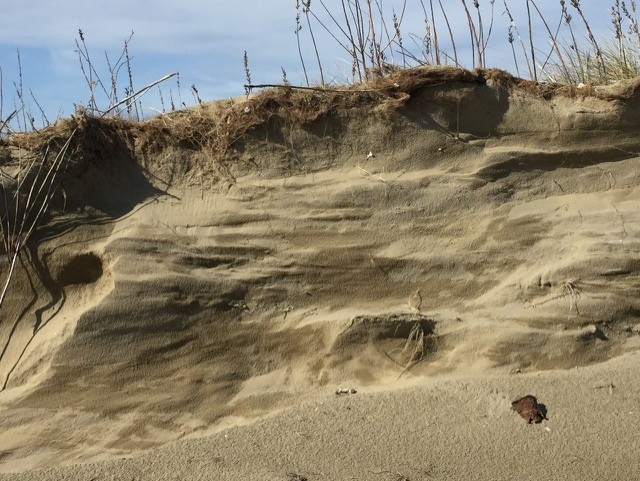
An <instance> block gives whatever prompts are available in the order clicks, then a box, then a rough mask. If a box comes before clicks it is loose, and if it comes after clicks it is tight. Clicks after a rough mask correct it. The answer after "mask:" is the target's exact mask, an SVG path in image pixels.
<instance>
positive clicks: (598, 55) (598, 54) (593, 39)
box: [570, 0, 607, 78]
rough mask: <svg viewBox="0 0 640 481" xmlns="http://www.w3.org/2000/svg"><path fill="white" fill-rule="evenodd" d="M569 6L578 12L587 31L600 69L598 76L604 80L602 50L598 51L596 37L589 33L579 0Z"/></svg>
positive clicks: (604, 69)
mask: <svg viewBox="0 0 640 481" xmlns="http://www.w3.org/2000/svg"><path fill="white" fill-rule="evenodd" d="M570 3H571V6H572V7H573V8H574V9H575V10H576V12H578V15H579V16H580V18H581V19H582V23H583V24H584V27H585V29H586V31H587V35H588V37H589V41H590V42H591V45H592V46H593V48H594V49H595V53H596V58H597V59H598V65H599V67H600V75H601V76H602V77H603V78H604V77H605V76H606V75H607V68H606V65H605V61H604V57H603V56H602V50H601V49H600V45H599V44H598V42H597V41H596V37H595V36H594V35H593V32H592V31H591V26H590V25H589V21H588V20H587V18H586V17H585V15H584V12H583V11H582V8H581V7H580V0H570Z"/></svg>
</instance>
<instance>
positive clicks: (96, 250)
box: [0, 71, 640, 469]
mask: <svg viewBox="0 0 640 481" xmlns="http://www.w3.org/2000/svg"><path fill="white" fill-rule="evenodd" d="M412 75H415V76H419V75H422V76H424V77H425V78H434V75H435V77H436V78H437V74H433V73H429V72H428V71H424V72H422V73H419V74H415V73H413V74H412ZM403 78H404V77H398V78H397V79H395V80H393V82H395V84H397V85H398V87H396V88H397V89H399V90H398V92H394V91H393V85H394V83H393V82H392V83H391V87H388V86H387V87H388V88H389V89H391V90H390V91H391V92H392V93H391V94H387V95H386V96H382V97H380V98H378V97H376V95H373V94H367V93H357V94H356V93H343V94H340V95H344V96H349V95H352V96H360V97H362V99H360V100H358V101H354V100H349V101H348V102H346V101H345V102H344V103H343V104H338V105H336V106H326V105H324V104H322V103H321V102H322V99H323V95H324V94H322V93H315V94H309V97H308V99H310V100H308V101H307V102H308V105H306V109H307V110H306V112H307V113H308V112H309V111H312V110H313V109H317V110H318V112H320V113H319V114H318V116H317V118H310V117H306V118H304V119H302V120H300V119H296V118H295V116H293V115H292V111H291V110H290V105H291V104H288V103H285V102H284V101H283V102H281V103H278V101H277V97H276V101H274V102H275V103H274V104H268V105H267V106H265V105H264V104H260V96H257V97H254V98H250V99H247V100H246V101H243V102H234V103H224V104H220V105H214V106H202V107H199V108H197V109H195V110H194V111H193V112H191V113H190V114H189V113H180V114H179V115H175V116H174V117H171V116H167V117H165V118H161V119H156V120H153V121H149V122H148V124H142V125H137V126H128V125H126V123H123V124H120V123H113V122H111V123H110V122H106V121H105V122H104V123H102V124H101V123H97V122H96V121H93V120H90V122H89V124H90V125H89V127H87V128H86V131H85V133H86V135H85V137H83V138H82V139H83V142H85V143H81V144H80V145H79V150H78V151H77V155H78V158H79V159H80V160H78V161H77V162H76V164H74V167H73V169H71V170H70V171H69V173H68V174H67V177H66V178H65V181H64V189H65V202H66V206H65V211H64V212H62V208H61V206H62V204H61V202H62V201H60V203H59V205H57V209H56V211H55V212H54V213H53V215H52V216H51V218H50V219H49V220H48V222H47V224H46V225H44V226H43V227H42V228H41V229H40V231H39V232H38V235H37V239H35V241H37V242H34V243H33V246H32V247H31V248H30V249H29V250H28V252H27V251H25V253H24V256H23V263H22V266H21V269H19V272H18V273H17V274H16V277H15V282H14V284H13V285H12V287H11V289H10V291H9V296H8V300H7V306H8V307H6V308H5V306H3V307H2V309H3V311H2V313H1V315H2V325H1V326H0V334H1V335H2V339H3V346H4V345H6V348H5V350H4V351H3V354H2V358H1V359H0V373H1V374H2V376H3V377H2V379H5V378H7V379H8V382H7V389H6V390H5V391H4V392H3V394H2V395H1V396H0V401H2V402H3V404H4V410H3V412H2V414H0V421H1V422H2V423H3V425H6V426H8V430H7V431H6V433H7V434H6V435H5V436H4V437H2V438H1V439H0V449H2V450H4V451H7V452H10V454H7V457H6V461H7V463H6V466H7V467H8V468H7V469H11V466H15V465H16V464H14V465H12V464H11V463H12V462H14V463H18V462H20V463H22V464H21V466H23V467H25V466H26V467H28V466H29V461H25V459H27V460H28V459H33V461H32V463H31V465H32V466H42V465H46V464H52V463H58V462H67V461H71V460H75V459H87V458H91V457H94V456H105V455H122V454H128V453H131V452H135V451H137V450H140V449H146V448H149V447H152V446H155V445H157V444H159V443H163V442H166V441H168V440H171V439H176V438H178V437H182V436H185V435H192V434H194V433H196V434H197V433H206V432H209V431H210V429H211V427H212V426H215V425H216V422H223V423H224V422H227V423H229V422H236V421H238V419H247V418H248V419H251V418H252V417H255V416H260V415H264V414H269V413H271V412H274V411H276V410H277V409H279V408H282V407H284V406H288V405H291V404H293V403H297V402H299V401H301V400H304V399H308V398H309V396H311V395H312V394H313V393H314V392H317V391H318V390H327V389H330V390H334V389H335V388H336V387H338V386H352V385H353V386H384V387H388V388H391V387H394V386H398V385H400V384H401V383H402V382H404V380H405V379H408V378H412V377H416V376H429V377H434V376H442V375H456V374H460V373H465V374H469V373H474V374H477V375H478V376H481V375H484V374H486V373H489V372H504V373H516V372H517V373H520V372H523V373H526V372H527V371H534V370H546V369H558V368H559V369H564V368H570V367H574V366H581V365H586V364H591V363H597V362H601V361H604V360H606V359H609V358H612V357H614V356H617V355H619V354H621V353H624V352H628V351H631V350H636V349H637V348H638V347H640V337H638V333H639V332H640V326H639V324H638V316H637V313H638V312H639V309H640V300H639V296H638V294H639V286H640V282H639V277H638V276H639V274H640V261H639V260H638V253H639V250H640V244H638V240H637V233H638V227H637V226H638V220H639V219H640V214H639V212H640V209H639V207H640V202H639V200H640V189H639V187H638V185H639V182H638V177H637V165H638V154H637V152H640V138H639V137H638V135H637V132H638V129H639V127H640V110H639V109H638V107H640V97H639V96H638V94H636V92H635V89H636V86H637V85H636V84H635V83H629V84H626V85H619V86H615V87H608V88H602V89H601V90H599V91H597V90H595V89H592V90H590V91H589V92H579V91H578V92H566V91H557V92H554V91H553V89H551V88H550V87H549V88H533V87H531V86H526V85H522V84H520V83H519V82H517V81H516V80H515V79H510V78H508V77H500V78H496V77H492V76H490V75H489V76H475V77H473V76H471V77H469V76H468V75H467V74H465V75H462V74H460V75H459V76H458V77H455V76H454V77H453V78H449V79H446V81H442V82H440V81H435V82H434V81H429V82H423V84H415V83H413V84H412V87H411V88H408V87H406V88H405V86H404V85H403V84H402V80H403ZM282 95H290V94H284V93H283V94H282ZM274 105H275V106H274ZM296 105H297V106H298V108H300V104H296ZM302 105H303V106H304V104H302ZM246 107H248V110H245V108H246ZM260 109H270V110H268V111H269V115H264V118H261V119H260V121H256V122H255V123H254V124H252V125H251V126H250V128H248V129H247V131H246V132H243V135H242V136H241V137H239V138H237V139H232V140H233V142H231V143H230V145H229V146H228V147H227V148H226V149H225V150H224V152H221V151H220V149H218V150H217V151H215V153H216V154H217V155H219V157H217V158H216V159H215V160H216V162H215V163H214V162H213V159H214V158H213V156H212V151H211V150H207V149H205V148H203V146H208V147H209V148H210V149H213V148H214V147H216V145H217V144H212V143H207V142H204V141H202V142H195V141H194V140H193V139H194V138H195V136H194V134H191V135H190V136H189V137H188V138H186V137H185V138H172V139H170V140H167V139H166V138H164V139H163V137H162V135H163V132H165V133H166V135H167V136H170V134H171V132H172V122H177V121H178V120H179V119H180V118H181V117H180V115H185V116H186V115H192V116H193V118H194V122H195V121H196V120H197V121H202V120H203V119H206V118H207V116H224V115H226V116H227V117H225V118H227V119H232V120H233V119H238V118H240V119H242V116H243V115H246V116H254V115H255V116H258V115H259V114H260V113H261V112H262V110H260ZM288 109H289V110H288ZM230 112H232V113H230ZM262 113H263V112H262ZM232 114H233V115H232ZM233 121H237V120H233ZM216 125H218V126H219V125H220V124H216ZM230 131H231V129H228V130H226V131H225V132H227V133H229V132H230ZM149 132H153V136H151V134H149ZM201 133H202V132H201ZM218 133H219V132H218ZM11 148H12V149H14V150H13V152H14V153H13V155H14V158H15V155H16V154H15V152H17V150H16V149H17V147H15V146H12V147H11ZM23 148H24V147H23ZM7 149H9V147H7ZM5 156H6V155H5ZM7 162H9V161H7ZM3 269H4V268H3ZM34 332H35V334H34ZM514 375H516V374H514ZM2 396H4V398H3V397H2ZM3 399H4V400H3ZM221 420H222V421H221ZM229 420H231V421H229ZM69 425H72V426H73V428H74V429H73V430H72V431H69ZM44 433H46V438H44ZM36 453H37V454H36ZM30 457H31V458H30Z"/></svg>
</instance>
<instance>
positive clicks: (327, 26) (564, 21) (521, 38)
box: [295, 0, 640, 86]
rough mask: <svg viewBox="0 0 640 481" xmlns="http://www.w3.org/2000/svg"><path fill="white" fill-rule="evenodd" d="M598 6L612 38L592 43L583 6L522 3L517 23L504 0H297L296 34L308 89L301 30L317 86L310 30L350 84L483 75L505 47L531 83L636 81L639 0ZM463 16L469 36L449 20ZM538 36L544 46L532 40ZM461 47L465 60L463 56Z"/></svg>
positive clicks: (576, 0) (575, 0)
mask: <svg viewBox="0 0 640 481" xmlns="http://www.w3.org/2000/svg"><path fill="white" fill-rule="evenodd" d="M546 3H547V5H545V6H547V7H548V2H546ZM601 5H602V13H603V14H605V13H606V14H609V15H610V18H611V24H612V27H613V28H612V32H613V35H612V38H609V39H598V38H597V37H596V34H595V33H594V29H593V28H592V26H591V23H592V22H591V21H590V19H589V18H587V15H586V14H585V11H584V10H583V6H582V4H581V0H568V1H566V0H559V2H558V3H557V8H558V10H557V16H556V15H552V14H549V13H543V10H542V8H541V7H542V2H541V0H524V5H522V4H520V5H519V6H521V7H524V8H523V9H522V10H523V11H524V17H523V16H522V15H523V13H522V12H520V15H521V18H516V13H518V12H516V11H515V9H514V8H513V7H515V6H516V4H515V2H510V1H509V0H502V1H496V0H482V1H480V0H456V1H447V2H443V1H442V0H428V1H427V0H397V1H392V2H383V1H382V0H341V1H340V2H339V4H338V5H337V6H336V7H335V8H329V6H328V5H327V3H326V2H325V1H324V0H315V1H314V2H313V4H312V2H311V1H309V0H307V1H302V2H300V1H299V0H296V4H295V8H296V24H297V28H296V32H295V34H296V40H297V45H298V52H299V55H300V61H301V64H302V68H303V71H304V75H305V82H306V85H307V86H309V72H308V65H309V64H310V63H309V62H305V58H304V55H303V51H304V48H303V43H304V35H303V34H304V33H305V31H306V33H307V36H308V39H309V40H310V41H311V44H312V46H313V48H312V49H309V51H312V52H313V55H314V56H315V62H314V63H317V64H318V66H319V69H320V71H321V75H320V77H321V82H320V85H321V86H324V85H325V80H324V79H325V78H326V77H327V75H326V70H327V69H326V68H324V69H323V67H322V65H323V62H322V61H321V52H320V51H319V48H318V41H317V38H318V36H317V33H314V30H313V26H314V25H315V26H319V27H320V28H321V29H322V30H324V32H325V33H327V34H328V36H329V37H330V38H331V39H333V41H335V42H336V43H337V44H338V45H339V46H340V47H341V48H342V50H343V51H344V53H345V54H346V58H347V60H348V61H349V62H350V63H351V78H350V81H353V82H365V81H370V80H371V79H372V78H375V77H379V76H385V75H388V74H390V73H392V72H393V71H395V70H397V69H401V68H407V67H415V66H424V65H436V66H438V65H452V66H457V67H459V66H462V67H467V68H481V69H486V68H488V67H490V66H491V58H490V56H489V53H490V52H491V51H492V50H501V49H502V50H504V49H505V48H506V49H508V50H510V51H511V54H512V58H513V68H514V70H515V73H516V74H517V76H518V77H520V76H521V75H522V76H525V75H526V76H527V77H528V78H529V79H531V80H534V81H545V82H557V83H566V84H574V85H577V84H580V83H584V84H605V83H611V82H614V81H617V80H621V79H626V78H632V77H635V76H637V75H639V74H640V31H639V28H638V18H637V5H636V0H630V1H626V2H625V1H621V0H613V1H612V2H611V3H610V4H609V5H607V3H606V2H602V4H601ZM548 11H549V10H548V9H547V10H545V12H548ZM416 12H419V14H420V15H422V17H423V25H424V31H422V32H411V31H405V26H404V25H405V21H406V19H407V17H408V16H409V15H411V16H415V14H416ZM460 15H461V16H462V17H463V18H464V19H465V20H466V22H465V24H466V32H460V31H457V30H454V28H453V27H452V22H451V21H450V19H451V18H455V17H456V16H460ZM547 17H549V18H547ZM303 20H304V22H303ZM505 21H506V24H505V23H501V22H505ZM499 29H501V31H506V33H507V38H503V39H502V40H500V39H499V38H498V37H497V35H496V31H497V30H499ZM539 31H542V32H544V34H545V35H544V36H546V41H542V40H539V39H540V36H536V35H534V33H535V32H539ZM465 37H466V38H465ZM537 39H538V40H537ZM500 42H502V43H500ZM463 43H465V44H466V46H467V48H466V50H467V51H468V52H469V53H470V55H471V56H470V58H466V59H465V58H462V52H461V51H460V45H462V44H463ZM490 43H491V45H490Z"/></svg>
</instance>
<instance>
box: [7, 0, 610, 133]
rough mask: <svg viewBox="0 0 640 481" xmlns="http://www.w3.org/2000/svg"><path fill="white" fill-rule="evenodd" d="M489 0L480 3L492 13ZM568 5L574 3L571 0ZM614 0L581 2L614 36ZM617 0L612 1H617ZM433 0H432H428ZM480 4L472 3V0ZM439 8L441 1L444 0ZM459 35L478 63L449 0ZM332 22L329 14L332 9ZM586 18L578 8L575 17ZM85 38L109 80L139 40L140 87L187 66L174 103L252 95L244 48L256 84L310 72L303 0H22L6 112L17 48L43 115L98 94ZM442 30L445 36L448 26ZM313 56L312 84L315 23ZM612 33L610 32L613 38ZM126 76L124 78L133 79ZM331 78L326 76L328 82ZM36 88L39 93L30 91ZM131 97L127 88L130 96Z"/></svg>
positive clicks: (520, 3) (10, 53)
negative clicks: (80, 43) (85, 58)
mask: <svg viewBox="0 0 640 481" xmlns="http://www.w3.org/2000/svg"><path fill="white" fill-rule="evenodd" d="M490 3H491V2H490V1H489V0H481V1H480V5H481V8H482V9H483V11H484V12H485V19H487V18H488V11H489V7H490ZM508 3H509V6H510V8H511V10H512V13H513V14H514V16H515V17H516V21H517V22H518V26H519V28H520V29H521V30H522V31H523V32H524V31H526V11H525V9H524V5H525V1H524V0H510V1H509V2H508ZM536 3H537V4H538V6H539V7H541V9H542V10H543V11H544V13H545V16H546V17H547V20H548V21H549V22H550V23H551V24H553V25H556V24H557V22H558V20H559V15H560V9H559V3H558V2H557V1H555V0H537V2H536ZM567 3H569V1H567ZM609 3H610V2H607V1H605V0H582V2H581V4H582V6H583V8H584V10H585V12H586V13H587V16H588V18H589V19H590V21H592V27H593V28H594V29H595V30H596V31H597V32H598V33H599V34H600V35H608V32H609V31H610V28H609V26H608V21H609V7H610V5H609ZM611 3H612V2H611ZM325 4H326V5H327V6H328V7H329V9H330V10H332V11H334V12H341V7H340V0H325ZM402 4H403V1H402V0H383V6H384V7H385V9H391V8H392V7H393V8H395V9H396V10H398V11H399V10H400V9H401V7H402ZM425 4H427V5H428V1H427V0H425ZM467 4H468V5H469V6H470V7H471V6H472V4H473V1H472V0H467ZM311 5H312V10H313V11H314V12H316V13H317V14H318V15H321V14H322V9H321V6H320V4H319V0H314V1H312V4H311ZM436 5H437V3H436ZM443 5H444V7H445V9H446V11H447V13H448V15H449V20H450V21H451V23H452V27H453V29H454V33H455V37H456V41H457V42H458V53H459V54H460V55H461V56H462V57H463V62H464V64H465V66H468V67H471V53H470V50H469V42H468V32H467V30H466V25H467V23H466V17H465V15H464V10H463V9H462V7H461V2H460V0H443ZM503 12H504V7H503V1H502V0H497V1H496V2H495V30H494V33H493V37H492V41H491V42H490V44H489V47H488V54H487V55H488V59H489V63H490V64H491V65H496V66H499V67H503V68H507V69H509V70H512V71H513V61H512V60H511V51H510V49H509V44H508V42H507V41H506V30H507V28H508V20H507V18H506V16H505V15H504V14H503ZM323 18H325V20H326V21H327V22H329V20H328V19H327V17H326V15H324V16H323ZM577 21H578V18H577V15H575V12H574V22H577ZM79 28H81V29H82V30H83V32H84V37H85V40H86V43H87V46H88V48H89V52H90V54H91V56H92V59H93V63H94V66H95V67H96V69H97V70H98V72H99V74H100V76H101V78H102V79H103V81H105V82H106V81H108V79H109V75H108V69H107V67H106V61H105V60H104V59H105V51H106V52H107V53H108V55H109V56H110V58H111V59H112V61H115V59H116V58H117V57H118V56H119V55H120V53H121V52H122V46H123V41H124V40H125V39H126V38H128V37H129V35H130V34H131V32H134V36H133V38H132V39H131V42H130V45H129V49H130V54H131V57H132V67H133V80H134V87H135V88H141V87H143V86H144V85H147V84H149V83H151V82H153V81H154V80H157V79H159V78H161V77H162V76H164V75H166V74H169V73H172V72H180V83H181V87H180V89H178V86H177V84H176V82H175V81H174V80H171V81H168V82H166V83H165V84H163V85H162V87H161V88H162V92H163V96H164V100H165V106H166V107H168V103H169V100H168V96H169V92H171V94H172V95H173V97H174V102H175V103H176V104H178V103H179V100H178V97H179V96H181V97H182V100H183V101H184V102H185V103H186V104H188V105H191V104H193V103H194V98H193V95H192V93H191V91H190V86H191V85H195V86H196V88H197V89H198V91H199V95H200V97H201V98H202V100H204V101H208V100H213V99H219V98H225V97H231V96H238V95H242V94H243V93H244V89H243V84H244V82H245V74H244V68H243V64H242V57H243V52H244V51H245V50H246V51H247V52H248V55H249V66H250V70H251V75H252V81H253V82H254V83H279V82H281V81H282V74H281V67H282V68H284V69H285V70H286V71H287V75H288V79H289V81H290V82H291V83H293V84H303V83H304V79H303V76H302V70H301V66H300V60H299V56H298V51H297V45H296V36H295V34H294V32H295V28H296V24H295V0H244V1H237V0H236V1H233V0H224V1H223V0H210V1H204V0H184V1H181V2H178V1H176V0H171V1H168V0H153V1H151V0H133V1H132V0H111V1H110V2H97V1H90V0H83V1H79V0H31V1H30V2H24V1H23V2H14V3H13V4H12V5H11V8H6V9H4V10H3V13H2V16H1V17H0V68H1V69H2V74H3V82H2V86H3V97H4V98H3V115H5V116H6V115H8V113H9V112H10V111H12V110H13V105H14V99H15V91H16V88H15V87H14V82H15V83H16V84H17V83H18V82H19V75H18V69H17V51H18V50H19V51H20V58H21V63H22V79H23V92H24V93H25V99H26V100H27V101H28V104H29V106H30V109H31V110H32V112H33V113H34V116H36V117H39V114H37V112H38V110H39V109H38V108H37V107H36V106H35V101H34V100H33V97H35V99H36V100H37V102H38V103H39V104H40V105H41V106H42V108H43V110H44V111H45V113H46V115H47V117H48V118H49V120H55V118H56V117H57V116H59V115H63V116H66V115H69V114H70V113H72V112H73V110H74V104H77V103H82V104H85V105H86V103H87V100H88V97H89V91H88V88H87V85H86V82H85V80H84V77H83V74H82V72H81V70H80V67H79V61H78V55H77V53H76V51H75V50H76V45H75V39H77V38H78V29H79ZM440 28H441V31H440V35H441V37H443V36H446V33H445V31H444V25H440ZM402 31H403V35H404V38H405V44H406V43H409V42H410V36H409V33H411V32H413V33H415V34H416V35H418V36H422V35H424V23H423V14H422V7H421V6H420V2H419V1H417V0H407V9H406V13H405V17H404V21H403V24H402ZM314 33H315V34H316V36H317V40H318V48H319V51H320V55H321V57H322V63H323V66H324V69H325V72H326V77H327V78H328V79H329V80H331V79H335V81H338V82H344V81H346V80H347V77H348V73H349V71H350V69H349V66H348V63H347V62H346V61H345V59H346V58H347V54H346V53H345V52H344V51H342V50H341V49H340V47H339V46H338V45H337V43H336V42H335V41H333V40H332V39H331V38H330V37H328V36H327V35H326V34H324V33H323V31H322V28H321V27H320V26H319V25H316V26H315V30H314ZM534 33H535V35H536V38H537V40H536V42H537V44H538V45H540V46H542V47H545V48H546V40H545V36H546V33H545V31H544V29H543V27H542V25H541V24H540V23H539V22H537V23H536V26H535V28H534ZM301 35H302V39H303V48H304V52H305V55H304V57H305V60H306V62H307V67H308V69H309V70H310V78H311V81H312V82H317V81H319V79H320V78H319V74H318V71H317V68H315V66H314V63H315V56H314V54H313V51H312V50H311V43H310V41H309V38H308V30H307V29H306V25H305V29H303V31H302V32H301ZM608 36H610V34H609V35H608ZM125 77H126V76H125V74H124V73H122V74H121V77H120V78H121V80H123V81H124V80H125ZM325 80H326V79H325ZM30 92H33V97H32V96H31V93H30ZM121 96H122V95H121ZM143 104H144V105H145V108H146V109H148V111H146V112H145V115H152V114H153V111H152V110H151V108H161V106H160V101H159V99H158V95H157V89H154V91H153V92H151V93H150V94H148V96H147V97H145V98H144V99H143Z"/></svg>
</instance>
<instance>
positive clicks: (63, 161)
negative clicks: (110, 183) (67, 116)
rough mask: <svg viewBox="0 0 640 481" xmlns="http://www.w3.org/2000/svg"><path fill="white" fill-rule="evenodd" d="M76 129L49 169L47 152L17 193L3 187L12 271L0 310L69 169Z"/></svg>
mask: <svg viewBox="0 0 640 481" xmlns="http://www.w3.org/2000/svg"><path fill="white" fill-rule="evenodd" d="M76 130H77V129H74V130H73V132H72V133H71V134H70V135H69V137H68V138H67V140H66V142H65V143H64V145H63V146H62V148H61V149H60V151H59V152H58V153H57V155H56V157H55V158H54V160H53V161H52V163H51V165H50V166H49V167H47V168H45V167H44V165H45V163H46V161H47V156H48V149H47V151H46V152H45V153H44V155H43V156H42V158H41V159H40V162H39V166H38V168H37V172H35V174H34V170H36V169H35V160H34V161H33V162H31V164H30V165H29V166H28V167H27V169H26V171H25V172H24V173H23V174H22V178H18V184H17V186H16V190H15V192H14V193H13V194H12V195H7V187H5V185H4V182H2V183H1V184H0V188H1V189H2V192H3V204H2V208H3V212H2V213H1V215H0V231H1V232H0V234H1V235H2V240H3V242H4V246H5V250H6V254H7V258H8V260H9V271H8V273H7V277H6V280H5V282H4V286H3V288H2V291H0V307H2V303H3V301H4V299H5V296H6V294H7V290H8V288H9V284H10V282H11V279H12V277H13V272H14V269H15V265H16V262H17V261H18V259H19V256H20V252H21V251H22V248H23V247H24V246H25V245H26V243H27V242H28V241H29V239H30V238H31V235H32V234H33V232H34V231H35V229H36V227H37V226H38V223H39V222H40V219H42V216H43V215H44V214H45V213H46V212H47V210H48V209H49V204H50V203H51V199H52V198H53V195H54V194H55V192H56V190H57V187H58V185H59V183H60V181H61V180H62V173H63V172H64V171H65V170H66V166H67V161H68V155H67V152H68V149H69V145H70V144H71V139H72V138H73V136H74V135H75V133H76ZM30 174H33V175H34V176H33V178H32V179H31V180H29V177H30ZM27 182H30V183H31V185H30V186H28V187H27V186H25V185H24V184H25V183H27ZM24 187H27V188H25V189H24V190H25V191H26V190H28V193H27V194H26V196H24V195H23V188H24ZM11 211H13V212H11ZM12 214H13V215H12Z"/></svg>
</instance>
